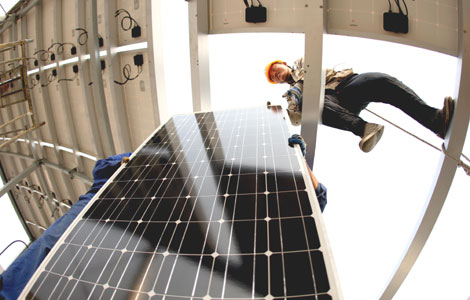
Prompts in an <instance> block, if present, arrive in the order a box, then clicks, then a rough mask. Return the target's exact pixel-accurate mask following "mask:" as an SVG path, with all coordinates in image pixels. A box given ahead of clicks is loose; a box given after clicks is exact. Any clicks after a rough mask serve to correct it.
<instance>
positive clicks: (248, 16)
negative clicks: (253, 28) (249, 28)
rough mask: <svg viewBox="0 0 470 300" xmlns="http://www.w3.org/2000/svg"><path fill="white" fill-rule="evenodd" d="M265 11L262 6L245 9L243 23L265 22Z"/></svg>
mask: <svg viewBox="0 0 470 300" xmlns="http://www.w3.org/2000/svg"><path fill="white" fill-rule="evenodd" d="M266 15H267V10H266V7H264V6H250V7H247V8H245V21H246V22H247V23H264V22H266Z"/></svg>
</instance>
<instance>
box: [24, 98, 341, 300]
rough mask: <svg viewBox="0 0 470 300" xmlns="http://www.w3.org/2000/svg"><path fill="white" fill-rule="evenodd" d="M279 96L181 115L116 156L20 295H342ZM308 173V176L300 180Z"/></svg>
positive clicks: (173, 299)
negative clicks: (273, 102) (276, 101)
mask: <svg viewBox="0 0 470 300" xmlns="http://www.w3.org/2000/svg"><path fill="white" fill-rule="evenodd" d="M289 136H290V133H289V131H288V128H287V125H286V123H285V120H284V115H283V113H282V109H281V107H278V106H273V107H269V108H266V107H261V108H250V109H238V110H230V111H219V112H208V113H196V114H191V115H184V116H176V117H173V118H172V119H170V121H168V122H167V123H166V124H164V125H163V126H161V127H160V128H159V129H158V130H157V131H156V132H155V133H154V134H153V135H152V136H151V137H149V139H148V140H147V141H146V142H145V143H144V144H143V145H142V146H141V147H140V148H139V149H138V150H137V151H136V152H135V153H134V154H133V156H132V157H131V160H130V161H129V162H128V163H127V164H126V165H125V166H122V167H121V168H120V169H119V170H118V171H117V172H116V174H115V175H114V176H113V177H112V178H111V179H110V180H109V181H108V183H107V184H106V185H105V186H104V187H103V189H102V190H101V191H100V192H99V193H98V194H97V195H96V197H95V198H94V199H93V200H92V201H91V202H90V204H89V205H88V207H87V208H86V209H85V210H84V211H83V212H82V214H81V215H80V216H79V217H78V218H77V220H75V222H74V223H73V224H72V226H71V228H69V230H68V231H67V232H66V233H65V234H64V236H63V237H62V238H61V240H60V241H59V243H57V245H56V246H55V247H54V249H53V250H52V251H51V253H50V254H49V256H48V257H47V259H46V260H45V261H44V263H43V264H42V265H41V267H40V269H39V270H38V271H37V272H36V274H35V276H34V277H33V279H32V280H31V281H30V282H29V284H28V286H27V287H26V288H25V290H24V291H23V294H22V295H23V296H24V297H26V299H168V300H180V299H181V300H182V299H203V300H209V299H235V298H236V299H267V300H271V299H307V300H310V299H312V300H313V299H316V300H327V299H338V297H340V296H339V295H340V294H339V292H338V285H337V283H336V277H335V270H334V268H333V267H332V266H333V264H332V261H331V254H330V252H329V247H328V244H327V239H326V237H325V236H324V229H323V224H322V221H321V215H320V213H319V207H318V205H317V204H316V203H315V201H316V199H315V196H314V193H312V192H313V191H312V189H311V183H309V182H308V177H305V176H304V174H305V166H304V163H303V162H302V158H301V156H300V151H299V150H298V149H293V148H290V147H289V146H288V145H287V138H288V137H289ZM305 179H307V181H305Z"/></svg>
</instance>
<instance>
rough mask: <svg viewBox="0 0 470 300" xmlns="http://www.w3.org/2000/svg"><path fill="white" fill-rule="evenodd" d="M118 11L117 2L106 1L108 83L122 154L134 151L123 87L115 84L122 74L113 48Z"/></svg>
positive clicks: (113, 0)
mask: <svg viewBox="0 0 470 300" xmlns="http://www.w3.org/2000/svg"><path fill="white" fill-rule="evenodd" d="M115 11H116V0H107V1H104V23H105V31H106V52H107V53H108V55H107V56H106V66H107V68H108V72H107V73H108V78H107V79H108V82H109V89H110V91H111V99H112V100H113V102H114V103H113V104H114V105H113V107H114V114H115V116H116V119H117V120H118V122H117V124H116V125H117V130H118V135H119V139H118V141H117V142H118V143H120V144H121V145H120V148H121V151H120V152H130V151H132V141H131V133H130V130H129V122H128V119H127V110H126V102H125V100H124V91H123V87H122V86H120V85H117V84H114V83H113V81H114V78H119V76H120V74H121V63H120V59H119V55H118V54H116V53H114V52H113V48H115V47H117V46H119V45H118V34H117V29H116V18H115V17H114V12H115Z"/></svg>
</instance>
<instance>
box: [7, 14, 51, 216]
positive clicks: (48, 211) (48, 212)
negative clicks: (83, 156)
mask: <svg viewBox="0 0 470 300" xmlns="http://www.w3.org/2000/svg"><path fill="white" fill-rule="evenodd" d="M10 40H11V41H14V40H18V27H17V23H16V22H14V23H13V24H12V28H11V30H10ZM14 55H15V56H18V53H16V51H15V54H14ZM19 109H20V110H21V109H23V111H22V112H23V113H24V112H26V111H27V110H26V109H24V106H21V105H20V106H19ZM5 111H6V113H7V116H8V119H12V118H13V111H12V108H11V107H7V108H6V109H5ZM22 123H23V127H24V126H25V125H26V123H25V122H24V120H22ZM13 128H16V127H14V126H13ZM11 141H12V140H10V142H11ZM7 143H8V142H6V143H3V145H6V144H7ZM11 147H12V148H13V149H16V152H20V150H21V147H19V146H18V145H17V144H16V143H14V144H12V146H11ZM19 164H20V169H21V170H24V169H25V168H26V165H25V163H24V161H22V160H20V161H19ZM14 171H15V174H18V173H20V172H19V171H18V169H17V168H16V165H15V168H14ZM28 180H29V181H30V182H32V179H31V178H28ZM44 189H45V190H46V191H47V192H49V189H48V187H47V186H45V187H44ZM49 193H50V192H49ZM52 211H53V207H52V203H49V205H47V206H46V207H45V210H41V211H40V215H41V216H42V218H43V221H44V222H46V224H51V223H52V222H53V219H52V217H51V216H50V215H51V213H52Z"/></svg>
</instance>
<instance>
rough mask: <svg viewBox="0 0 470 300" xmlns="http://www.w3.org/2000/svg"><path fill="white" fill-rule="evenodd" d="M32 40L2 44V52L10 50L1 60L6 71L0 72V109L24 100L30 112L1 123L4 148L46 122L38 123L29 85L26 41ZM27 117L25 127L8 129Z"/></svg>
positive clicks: (1, 146) (0, 48) (0, 132)
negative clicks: (18, 54)
mask: <svg viewBox="0 0 470 300" xmlns="http://www.w3.org/2000/svg"><path fill="white" fill-rule="evenodd" d="M31 41H32V40H22V41H17V42H11V43H5V44H0V52H10V53H9V55H8V57H9V59H5V60H2V61H0V65H4V68H5V71H3V72H2V73H0V109H5V108H7V107H10V106H13V105H18V104H21V103H23V102H26V103H27V107H28V112H27V113H25V114H21V115H18V116H14V117H13V118H12V119H11V120H8V121H6V122H5V123H3V124H1V125H0V136H2V137H4V138H3V142H2V143H1V144H0V148H3V147H5V146H7V145H9V144H11V143H13V142H14V141H16V140H18V139H19V138H21V137H23V136H25V135H26V134H28V133H29V132H31V131H34V130H36V129H38V128H39V127H41V126H43V125H44V124H45V122H42V123H38V122H37V120H36V119H35V117H34V113H33V104H32V101H31V95H30V91H29V86H28V74H27V69H26V67H27V64H26V61H27V57H26V54H25V45H26V43H29V42H31ZM18 49H20V50H21V54H20V56H19V57H14V52H16V51H17V50H18ZM23 118H26V119H27V120H28V121H27V122H25V124H28V125H26V126H24V128H21V129H12V130H8V129H7V127H8V126H9V125H10V126H12V125H13V123H15V122H16V121H19V120H21V119H23Z"/></svg>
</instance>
